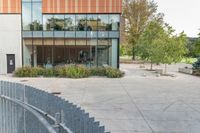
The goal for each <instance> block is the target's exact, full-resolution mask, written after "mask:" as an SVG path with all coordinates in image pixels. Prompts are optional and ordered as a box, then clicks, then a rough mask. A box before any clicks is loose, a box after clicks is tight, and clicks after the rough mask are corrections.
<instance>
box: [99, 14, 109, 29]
mask: <svg viewBox="0 0 200 133" xmlns="http://www.w3.org/2000/svg"><path fill="white" fill-rule="evenodd" d="M98 30H100V31H108V30H109V20H108V15H106V14H102V15H99V16H98Z"/></svg>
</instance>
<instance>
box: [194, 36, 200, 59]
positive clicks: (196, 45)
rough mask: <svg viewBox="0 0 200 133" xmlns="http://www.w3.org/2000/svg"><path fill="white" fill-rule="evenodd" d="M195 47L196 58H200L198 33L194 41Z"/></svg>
mask: <svg viewBox="0 0 200 133" xmlns="http://www.w3.org/2000/svg"><path fill="white" fill-rule="evenodd" d="M194 45H195V47H194V52H195V54H196V56H200V33H199V38H198V39H197V40H196V41H195V44H194Z"/></svg>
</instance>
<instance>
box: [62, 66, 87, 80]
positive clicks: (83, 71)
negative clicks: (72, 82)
mask: <svg viewBox="0 0 200 133" xmlns="http://www.w3.org/2000/svg"><path fill="white" fill-rule="evenodd" d="M60 69H61V70H60V71H59V74H60V76H62V77H68V78H86V77H89V76H90V70H89V69H88V68H86V67H83V66H76V65H71V66H67V67H64V68H60Z"/></svg>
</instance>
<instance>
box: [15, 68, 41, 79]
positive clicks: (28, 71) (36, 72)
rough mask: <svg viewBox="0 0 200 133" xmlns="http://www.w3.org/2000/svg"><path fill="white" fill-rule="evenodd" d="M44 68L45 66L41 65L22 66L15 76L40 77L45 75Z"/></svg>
mask: <svg viewBox="0 0 200 133" xmlns="http://www.w3.org/2000/svg"><path fill="white" fill-rule="evenodd" d="M43 72H44V69H43V68H39V67H35V68H32V67H29V66H26V67H22V68H18V69H17V70H16V71H15V73H14V74H15V76H17V77H38V76H41V75H43Z"/></svg>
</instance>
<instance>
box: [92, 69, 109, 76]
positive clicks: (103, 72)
mask: <svg viewBox="0 0 200 133" xmlns="http://www.w3.org/2000/svg"><path fill="white" fill-rule="evenodd" d="M90 71H91V75H92V76H106V69H105V68H104V67H95V68H91V69H90Z"/></svg>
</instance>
